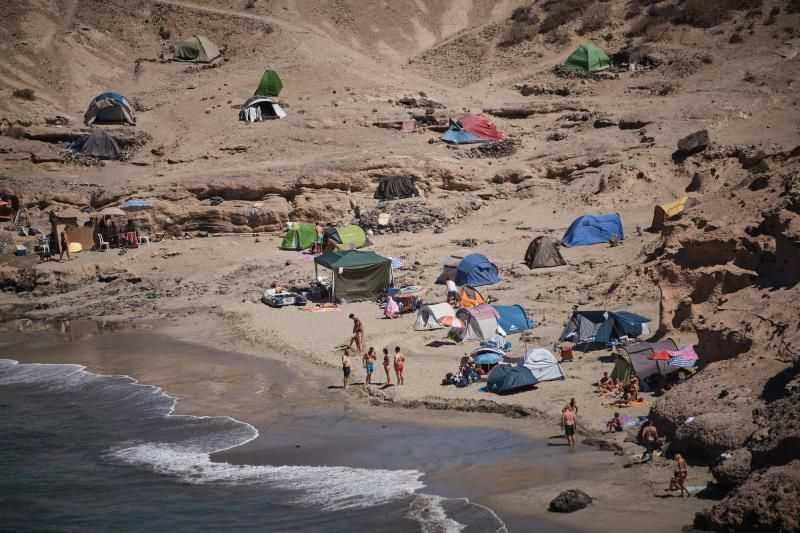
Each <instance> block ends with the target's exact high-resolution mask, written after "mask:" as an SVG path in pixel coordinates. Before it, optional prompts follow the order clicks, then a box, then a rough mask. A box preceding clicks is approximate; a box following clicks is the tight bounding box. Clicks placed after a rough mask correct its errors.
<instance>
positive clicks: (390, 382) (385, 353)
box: [383, 348, 392, 385]
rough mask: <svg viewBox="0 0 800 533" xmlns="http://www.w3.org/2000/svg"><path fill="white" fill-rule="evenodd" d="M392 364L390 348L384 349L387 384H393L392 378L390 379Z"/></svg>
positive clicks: (384, 368)
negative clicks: (390, 366)
mask: <svg viewBox="0 0 800 533" xmlns="http://www.w3.org/2000/svg"><path fill="white" fill-rule="evenodd" d="M390 364H391V362H390V360H389V350H388V348H384V349H383V370H384V371H385V372H386V384H387V385H391V384H392V378H390V377H389V365H390Z"/></svg>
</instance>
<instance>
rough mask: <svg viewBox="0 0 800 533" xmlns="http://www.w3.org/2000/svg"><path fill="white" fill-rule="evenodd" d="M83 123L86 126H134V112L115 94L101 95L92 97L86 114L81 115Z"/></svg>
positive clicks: (119, 95) (123, 99) (123, 98)
mask: <svg viewBox="0 0 800 533" xmlns="http://www.w3.org/2000/svg"><path fill="white" fill-rule="evenodd" d="M83 122H84V123H85V124H86V125H87V126H91V125H92V124H127V125H128V126H135V125H136V112H135V111H134V110H133V106H132V105H131V103H130V102H128V100H127V99H126V98H125V97H124V96H122V95H121V94H117V93H102V94H98V95H97V96H95V97H94V100H92V101H91V103H90V104H89V107H88V108H87V109H86V113H84V115H83Z"/></svg>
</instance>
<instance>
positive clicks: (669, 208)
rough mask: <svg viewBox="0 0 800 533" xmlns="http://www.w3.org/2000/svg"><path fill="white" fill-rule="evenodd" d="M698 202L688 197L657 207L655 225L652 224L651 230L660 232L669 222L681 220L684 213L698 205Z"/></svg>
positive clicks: (654, 216)
mask: <svg viewBox="0 0 800 533" xmlns="http://www.w3.org/2000/svg"><path fill="white" fill-rule="evenodd" d="M697 204H698V201H697V200H695V199H694V198H689V197H688V196H681V197H680V198H678V199H677V200H673V201H672V202H667V203H665V204H661V205H657V206H656V207H655V208H654V209H653V223H652V224H650V229H651V230H660V229H661V228H663V227H664V223H665V222H666V221H667V220H675V219H677V218H680V216H681V214H682V213H683V211H684V210H685V209H687V208H689V207H692V206H694V205H697Z"/></svg>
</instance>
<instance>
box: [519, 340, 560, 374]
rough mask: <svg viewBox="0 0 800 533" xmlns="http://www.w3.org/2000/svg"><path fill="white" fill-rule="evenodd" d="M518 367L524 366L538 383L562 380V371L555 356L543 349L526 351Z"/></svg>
mask: <svg viewBox="0 0 800 533" xmlns="http://www.w3.org/2000/svg"><path fill="white" fill-rule="evenodd" d="M519 364H520V366H524V367H525V368H527V369H528V370H530V371H531V372H533V375H534V377H535V378H536V379H538V380H539V381H552V380H554V379H564V371H563V370H561V366H560V365H559V364H558V361H557V360H556V356H555V355H553V354H552V353H551V352H550V351H549V350H546V349H544V348H534V349H532V350H528V353H526V354H525V357H524V358H523V359H522V361H520V362H519Z"/></svg>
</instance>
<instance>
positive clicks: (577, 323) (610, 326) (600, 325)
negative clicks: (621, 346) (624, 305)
mask: <svg viewBox="0 0 800 533" xmlns="http://www.w3.org/2000/svg"><path fill="white" fill-rule="evenodd" d="M647 322H650V319H649V318H645V317H643V316H640V315H637V314H634V313H630V312H628V311H613V312H612V311H574V312H573V313H572V316H571V317H570V319H569V322H568V323H567V326H566V327H565V328H564V331H562V332H561V337H560V338H559V340H561V341H571V342H576V343H577V342H596V343H606V342H609V341H612V340H617V339H619V338H620V337H622V336H627V337H638V336H639V335H642V334H643V333H648V332H649V330H648V329H647V326H646V323H647Z"/></svg>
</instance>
